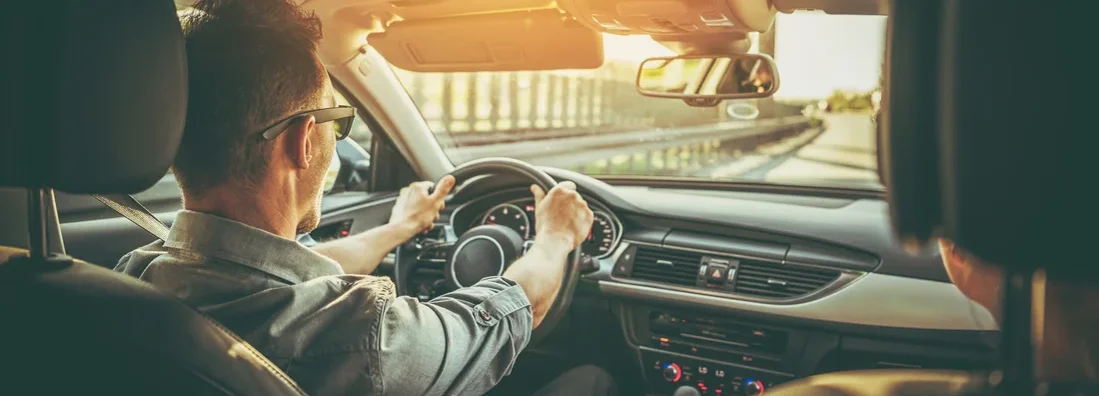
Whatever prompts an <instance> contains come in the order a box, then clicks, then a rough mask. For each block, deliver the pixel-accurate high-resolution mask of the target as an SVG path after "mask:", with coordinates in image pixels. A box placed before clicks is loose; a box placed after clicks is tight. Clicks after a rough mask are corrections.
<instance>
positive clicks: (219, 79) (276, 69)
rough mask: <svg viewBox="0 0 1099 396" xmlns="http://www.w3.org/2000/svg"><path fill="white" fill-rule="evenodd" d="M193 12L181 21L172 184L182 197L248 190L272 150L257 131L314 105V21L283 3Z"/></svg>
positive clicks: (230, 0) (243, 3)
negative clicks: (184, 74) (183, 60)
mask: <svg viewBox="0 0 1099 396" xmlns="http://www.w3.org/2000/svg"><path fill="white" fill-rule="evenodd" d="M194 8H195V10H194V11H193V12H191V13H190V14H189V15H186V16H184V17H183V21H182V22H183V32H184V36H185V38H186V40H187V41H186V42H187V66H188V75H189V83H188V86H189V99H188V103H187V125H186V127H185V129H184V133H183V142H182V143H181V144H180V148H179V153H178V154H177V155H176V159H175V163H174V164H173V170H174V172H175V174H176V180H178V182H179V184H180V186H181V187H182V189H183V191H184V193H185V194H196V195H200V194H202V193H203V192H205V191H208V190H209V189H211V188H213V187H217V186H220V185H223V184H224V183H226V182H232V183H234V184H236V185H241V186H243V187H245V188H249V187H252V186H254V185H255V182H256V181H257V180H258V178H259V177H260V176H262V175H263V174H264V172H265V171H266V169H267V164H268V162H269V161H270V156H271V151H272V143H271V142H270V141H266V140H263V139H262V138H261V137H260V136H259V135H257V134H256V133H257V132H258V131H260V130H262V129H263V128H265V127H267V126H268V125H267V124H270V123H273V122H275V121H277V120H278V119H279V118H281V117H284V116H287V115H290V114H291V113H294V112H296V111H299V110H303V109H305V108H306V107H315V106H318V105H319V103H320V100H321V92H322V87H323V84H324V78H325V77H324V71H323V67H322V66H321V64H320V63H319V60H318V59H317V58H316V55H315V54H316V50H317V42H318V41H319V40H320V38H321V26H320V21H319V20H318V19H317V17H316V16H315V15H313V14H312V13H306V12H304V11H302V10H301V9H300V8H298V7H297V6H296V5H293V4H291V3H289V2H288V1H287V0H210V1H205V0H204V1H200V2H198V3H197V4H195V6H194Z"/></svg>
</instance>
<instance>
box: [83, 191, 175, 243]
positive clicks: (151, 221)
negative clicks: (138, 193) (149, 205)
mask: <svg viewBox="0 0 1099 396" xmlns="http://www.w3.org/2000/svg"><path fill="white" fill-rule="evenodd" d="M92 196H93V197H95V199H98V200H99V202H102V203H103V204H104V205H107V207H109V208H111V209H114V211H115V212H118V214H120V215H122V217H125V218H127V219H130V221H132V222H134V224H137V226H138V227H141V228H142V229H144V230H145V231H148V232H149V233H150V234H153V236H155V237H157V238H160V240H162V241H163V240H167V239H168V226H166V225H164V223H161V222H160V220H159V219H157V218H156V216H154V215H153V213H152V212H150V211H149V209H146V208H145V206H144V205H142V204H141V202H137V199H134V197H133V196H132V195H129V194H108V195H98V194H94V195H92Z"/></svg>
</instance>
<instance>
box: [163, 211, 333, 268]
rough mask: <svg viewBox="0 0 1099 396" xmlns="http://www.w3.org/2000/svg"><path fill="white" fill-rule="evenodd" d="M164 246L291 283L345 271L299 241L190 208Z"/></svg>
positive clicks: (177, 221) (173, 225)
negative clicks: (236, 265) (228, 262)
mask: <svg viewBox="0 0 1099 396" xmlns="http://www.w3.org/2000/svg"><path fill="white" fill-rule="evenodd" d="M164 247H166V248H169V249H181V250H186V251H191V252H194V253H198V254H200V255H203V256H206V257H212V258H217V259H222V260H226V261H231V262H233V263H237V264H241V265H246V266H249V267H252V268H255V269H257V270H260V271H263V272H266V273H268V274H271V275H274V276H277V277H279V278H282V279H284V280H286V281H287V282H290V283H301V282H304V281H307V280H310V279H313V278H317V277H321V276H328V275H343V273H344V272H343V268H341V267H340V265H339V264H338V263H336V262H335V261H333V260H332V259H329V258H327V257H324V256H322V255H321V254H319V253H317V252H315V251H313V249H310V248H308V247H305V245H302V244H301V243H298V241H294V240H290V239H286V238H283V237H280V236H278V235H275V234H272V233H269V232H267V231H264V230H261V229H258V228H255V227H252V226H249V225H247V224H244V223H240V222H237V221H233V220H229V219H226V218H224V217H219V216H215V215H211V214H207V213H201V212H195V211H191V210H181V211H179V214H178V215H176V219H175V222H173V223H172V228H171V231H170V232H169V233H168V239H167V240H165V241H164Z"/></svg>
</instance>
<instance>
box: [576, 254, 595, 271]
mask: <svg viewBox="0 0 1099 396" xmlns="http://www.w3.org/2000/svg"><path fill="white" fill-rule="evenodd" d="M598 271H599V260H596V259H595V258H594V257H592V256H589V255H587V254H582V255H580V273H582V274H590V273H593V272H598Z"/></svg>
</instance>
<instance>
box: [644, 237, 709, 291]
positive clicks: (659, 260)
mask: <svg viewBox="0 0 1099 396" xmlns="http://www.w3.org/2000/svg"><path fill="white" fill-rule="evenodd" d="M701 265H702V255H701V254H699V253H692V252H686V251H682V250H669V249H661V248H657V247H647V246H642V247H639V248H638V249H637V255H636V256H635V259H634V262H633V272H632V273H631V274H630V276H631V277H633V278H634V279H644V280H649V281H654V282H663V283H671V284H676V285H683V286H694V285H695V282H696V280H697V279H698V267H699V266H701Z"/></svg>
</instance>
